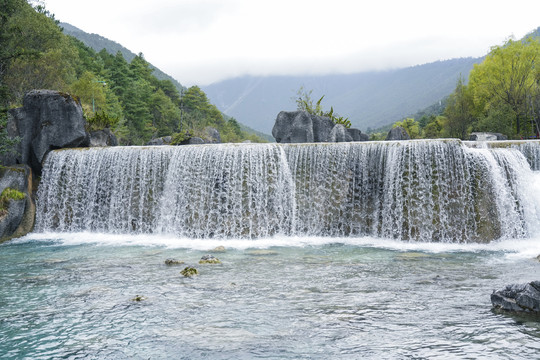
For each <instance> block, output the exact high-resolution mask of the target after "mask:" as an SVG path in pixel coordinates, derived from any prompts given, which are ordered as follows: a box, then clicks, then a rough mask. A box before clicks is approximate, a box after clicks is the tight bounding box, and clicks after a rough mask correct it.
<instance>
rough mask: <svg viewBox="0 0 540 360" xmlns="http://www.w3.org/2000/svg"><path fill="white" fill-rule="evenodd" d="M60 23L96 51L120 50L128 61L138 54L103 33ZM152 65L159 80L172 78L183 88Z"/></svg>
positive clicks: (65, 30) (114, 53)
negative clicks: (92, 32) (105, 36)
mask: <svg viewBox="0 0 540 360" xmlns="http://www.w3.org/2000/svg"><path fill="white" fill-rule="evenodd" d="M59 25H60V27H62V28H63V29H64V34H66V35H70V36H73V37H74V38H76V39H78V40H80V41H82V42H83V43H84V44H85V45H86V46H88V47H90V48H92V49H93V50H94V51H96V52H99V51H101V50H102V49H105V50H106V51H107V52H108V53H109V54H111V55H116V53H117V52H118V51H120V53H121V54H122V55H123V56H124V59H126V60H127V61H128V62H131V60H133V59H134V58H135V56H136V54H134V53H133V52H132V51H130V50H128V49H126V48H125V47H123V46H122V45H120V44H119V43H117V42H115V41H112V40H109V39H107V38H104V37H103V36H101V35H98V34H89V33H87V32H84V31H83V30H81V29H79V28H77V27H75V26H73V25H71V24H68V23H64V22H61V23H60V24H59ZM150 67H151V68H152V69H153V70H154V72H153V74H152V75H154V76H155V77H156V78H158V79H159V80H170V81H172V83H173V84H174V86H176V88H177V89H178V91H182V90H183V86H182V85H181V84H180V83H179V82H178V81H177V80H176V79H174V78H173V77H171V76H169V75H167V74H165V73H164V72H163V71H161V70H160V69H158V68H157V67H155V66H153V65H150Z"/></svg>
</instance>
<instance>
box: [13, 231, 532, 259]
mask: <svg viewBox="0 0 540 360" xmlns="http://www.w3.org/2000/svg"><path fill="white" fill-rule="evenodd" d="M31 241H53V242H54V243H55V244H58V245H68V246H76V245H87V244H94V245H98V246H158V247H166V248H172V249H175V248H176V249H191V250H208V249H212V248H215V247H217V246H224V247H226V248H228V249H237V250H245V249H250V248H256V249H267V248H272V247H307V246H324V245H329V244H336V243H337V244H344V245H349V246H358V247H373V248H381V249H387V250H393V251H422V252H429V253H448V252H505V253H507V257H509V258H515V259H522V258H533V257H536V256H538V255H539V254H540V237H537V238H530V239H510V240H501V241H495V242H491V243H487V244H480V243H437V242H403V241H399V240H390V239H381V238H374V237H343V238H337V237H313V236H305V237H291V236H274V237H269V238H260V239H191V238H179V237H175V236H173V235H170V236H167V235H144V234H143V235H128V234H126V235H124V234H104V233H91V232H79V233H32V234H29V235H27V236H25V237H22V238H19V239H16V240H13V242H17V243H24V242H31Z"/></svg>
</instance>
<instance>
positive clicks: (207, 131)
mask: <svg viewBox="0 0 540 360" xmlns="http://www.w3.org/2000/svg"><path fill="white" fill-rule="evenodd" d="M203 138H204V140H205V142H206V143H210V144H220V143H221V135H220V134H219V131H218V130H217V129H216V128H213V127H211V126H207V127H205V128H204V135H203Z"/></svg>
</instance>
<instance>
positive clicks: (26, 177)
mask: <svg viewBox="0 0 540 360" xmlns="http://www.w3.org/2000/svg"><path fill="white" fill-rule="evenodd" d="M6 188H10V189H14V190H17V191H20V192H22V193H24V194H25V198H24V199H22V200H13V199H11V200H9V201H8V206H7V213H6V214H3V215H0V242H2V241H5V240H9V239H11V238H13V237H20V236H23V235H26V234H27V233H29V232H30V231H32V228H33V227H34V219H35V211H36V208H35V205H34V202H33V200H32V171H31V170H30V167H28V166H27V165H17V166H13V167H9V168H4V169H2V170H1V171H0V194H1V193H2V192H3V191H4V190H5V189H6Z"/></svg>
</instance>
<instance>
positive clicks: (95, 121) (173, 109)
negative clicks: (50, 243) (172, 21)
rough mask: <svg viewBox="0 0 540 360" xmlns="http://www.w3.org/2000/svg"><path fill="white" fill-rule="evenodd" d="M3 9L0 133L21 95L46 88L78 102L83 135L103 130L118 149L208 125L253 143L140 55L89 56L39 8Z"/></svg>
mask: <svg viewBox="0 0 540 360" xmlns="http://www.w3.org/2000/svg"><path fill="white" fill-rule="evenodd" d="M2 4H3V5H4V6H2V7H1V8H0V90H1V91H0V101H1V102H0V104H1V105H2V109H3V110H2V114H1V117H0V130H5V119H6V109H7V108H9V107H16V106H20V105H21V102H22V98H23V96H24V94H25V93H26V92H27V91H29V90H32V89H52V90H59V91H62V92H66V93H69V94H71V95H73V96H75V97H77V98H79V100H80V102H81V104H82V107H83V111H84V113H85V117H86V118H87V121H88V126H89V128H90V129H96V128H102V127H110V128H111V129H112V130H113V131H114V133H115V134H116V135H117V137H118V138H119V141H120V143H121V144H124V145H139V144H144V143H146V142H147V141H149V140H150V139H152V138H155V137H160V136H165V135H175V138H176V139H177V140H178V141H181V140H183V139H185V138H187V137H190V136H196V135H199V134H202V133H203V132H204V128H205V127H207V126H212V127H215V128H217V129H218V130H219V131H220V133H221V137H222V140H223V141H226V142H227V141H242V140H245V139H250V140H252V141H259V140H260V138H258V137H256V136H254V135H249V134H247V133H246V132H245V131H243V130H242V129H241V128H240V125H239V124H238V122H237V121H236V120H235V119H233V118H229V119H227V120H226V119H225V118H224V117H223V115H222V114H221V112H220V111H219V110H218V109H217V108H216V107H215V106H214V105H212V104H211V103H210V102H209V100H208V98H207V97H206V94H205V93H204V92H203V91H202V90H201V89H200V88H198V87H196V86H193V87H191V88H189V89H186V90H185V91H182V92H180V91H179V90H178V86H177V85H175V84H174V83H173V82H172V81H171V80H168V79H165V80H160V79H158V78H157V77H156V76H154V75H153V68H152V67H151V65H150V64H149V63H148V62H147V61H146V60H145V59H144V56H143V55H142V54H139V55H136V56H135V57H134V58H133V59H132V60H131V61H128V60H126V58H125V57H124V56H123V55H122V53H121V52H120V51H118V52H116V54H114V55H113V54H110V53H109V52H107V50H101V51H99V52H96V51H95V50H93V49H92V48H90V47H88V46H86V45H85V44H83V43H82V42H81V41H79V40H77V39H75V38H74V37H72V36H68V35H65V34H63V33H62V28H61V27H59V26H58V21H56V20H55V19H54V16H53V15H52V14H50V13H49V12H48V11H46V10H45V9H44V8H43V7H42V6H37V7H36V8H35V9H34V8H32V7H31V6H30V5H29V4H28V3H27V2H26V1H24V0H6V1H4V2H3V3H2ZM181 89H182V88H181ZM4 133H5V131H4Z"/></svg>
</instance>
